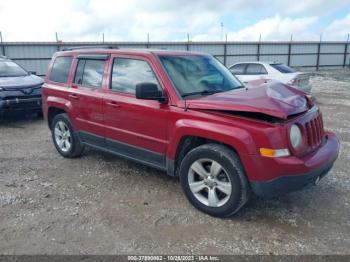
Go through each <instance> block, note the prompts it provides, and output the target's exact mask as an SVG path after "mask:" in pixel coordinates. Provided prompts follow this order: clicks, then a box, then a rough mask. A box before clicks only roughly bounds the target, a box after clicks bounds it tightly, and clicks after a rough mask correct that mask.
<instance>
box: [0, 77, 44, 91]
mask: <svg viewBox="0 0 350 262" xmlns="http://www.w3.org/2000/svg"><path fill="white" fill-rule="evenodd" d="M43 82H44V80H43V79H42V78H41V77H39V76H36V75H26V76H16V77H0V87H1V88H3V89H7V88H11V89H16V88H23V87H31V86H38V85H41V84H42V83H43Z"/></svg>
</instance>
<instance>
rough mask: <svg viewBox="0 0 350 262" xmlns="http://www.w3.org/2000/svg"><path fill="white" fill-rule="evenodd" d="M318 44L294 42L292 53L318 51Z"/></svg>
mask: <svg viewBox="0 0 350 262" xmlns="http://www.w3.org/2000/svg"><path fill="white" fill-rule="evenodd" d="M317 48H318V44H295V43H293V44H292V47H291V53H292V54H303V53H317Z"/></svg>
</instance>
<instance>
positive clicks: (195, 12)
mask: <svg viewBox="0 0 350 262" xmlns="http://www.w3.org/2000/svg"><path fill="white" fill-rule="evenodd" d="M221 23H223V34H222V30H221V28H222V27H221ZM0 31H1V32H2V35H3V38H4V41H54V40H55V32H58V35H59V38H60V39H61V40H63V41H101V40H102V34H103V33H104V34H105V41H145V40H146V39H147V33H149V35H150V40H151V41H181V40H185V39H187V33H189V34H190V39H191V40H192V41H202V40H203V41H207V40H209V41H218V40H221V38H222V36H225V35H226V34H227V36H228V40H229V41H238V40H258V39H259V35H260V34H261V38H262V40H289V39H290V36H291V34H293V39H294V40H317V39H319V37H320V34H322V39H324V40H346V39H347V35H348V34H349V33H350V0H300V1H297V0H284V1H282V0H276V1H275V0H266V1H263V0H221V1H220V0H216V1H215V0H212V1H210V0H124V1H120V0H30V1H25V0H23V1H20V0H0Z"/></svg>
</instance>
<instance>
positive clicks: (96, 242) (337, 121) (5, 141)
mask: <svg viewBox="0 0 350 262" xmlns="http://www.w3.org/2000/svg"><path fill="white" fill-rule="evenodd" d="M312 82H313V85H314V94H315V96H316V97H317V99H318V101H319V103H320V107H321V109H322V110H323V113H324V120H325V125H326V127H327V128H328V129H331V130H333V131H335V132H336V133H337V135H338V136H339V138H340V140H341V153H340V157H339V159H338V161H337V162H336V164H335V167H334V169H333V170H332V171H331V173H330V174H329V175H328V176H327V177H326V178H324V179H323V180H322V181H321V182H320V184H319V185H318V186H317V187H313V188H311V189H308V190H305V191H302V192H296V193H292V194H289V195H286V196H283V197H280V198H275V199H272V200H269V201H264V200H258V199H255V200H254V201H251V202H250V203H249V204H248V205H247V206H246V207H245V208H243V209H242V210H241V212H240V213H239V214H238V215H237V216H235V217H233V218H230V219H224V220H223V219H216V218H212V217H210V216H207V215H205V214H202V213H200V212H198V211H197V210H195V209H194V208H193V207H192V206H191V205H190V204H189V203H188V202H187V200H186V199H185V197H184V195H183V194H182V191H181V188H180V185H179V182H178V181H177V179H175V178H171V177H168V176H166V175H165V174H163V173H162V172H158V171H155V170H153V169H151V168H148V167H145V166H142V165H139V164H135V163H133V162H130V161H126V160H123V159H120V158H118V157H115V156H111V155H107V154H103V153H100V152H97V151H93V150H87V151H86V152H85V154H84V155H83V157H82V158H80V159H74V160H69V159H64V158H63V157H61V156H60V155H58V153H57V152H56V150H55V149H54V146H53V144H52V142H51V137H50V133H49V130H48V128H47V125H46V123H45V122H44V121H43V120H42V119H37V118H25V119H24V118H21V119H7V120H5V121H3V122H2V123H0V254H117V253H118V254H130V253H132V254H135V253H136V254H160V253H167V254H184V253H186V254H188V253H196V254H197V253H202V254H203V253H204V254H258V253H259V254H350V249H349V247H350V177H349V174H348V170H349V168H350V165H349V163H350V72H349V71H328V72H319V73H316V74H314V76H313V77H312Z"/></svg>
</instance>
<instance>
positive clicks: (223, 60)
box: [215, 55, 225, 64]
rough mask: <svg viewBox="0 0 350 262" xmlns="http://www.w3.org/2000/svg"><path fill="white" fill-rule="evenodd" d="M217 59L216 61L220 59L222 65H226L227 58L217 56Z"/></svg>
mask: <svg viewBox="0 0 350 262" xmlns="http://www.w3.org/2000/svg"><path fill="white" fill-rule="evenodd" d="M215 58H216V59H218V60H219V61H220V62H221V63H223V64H224V63H225V57H224V56H219V55H217V56H215Z"/></svg>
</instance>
